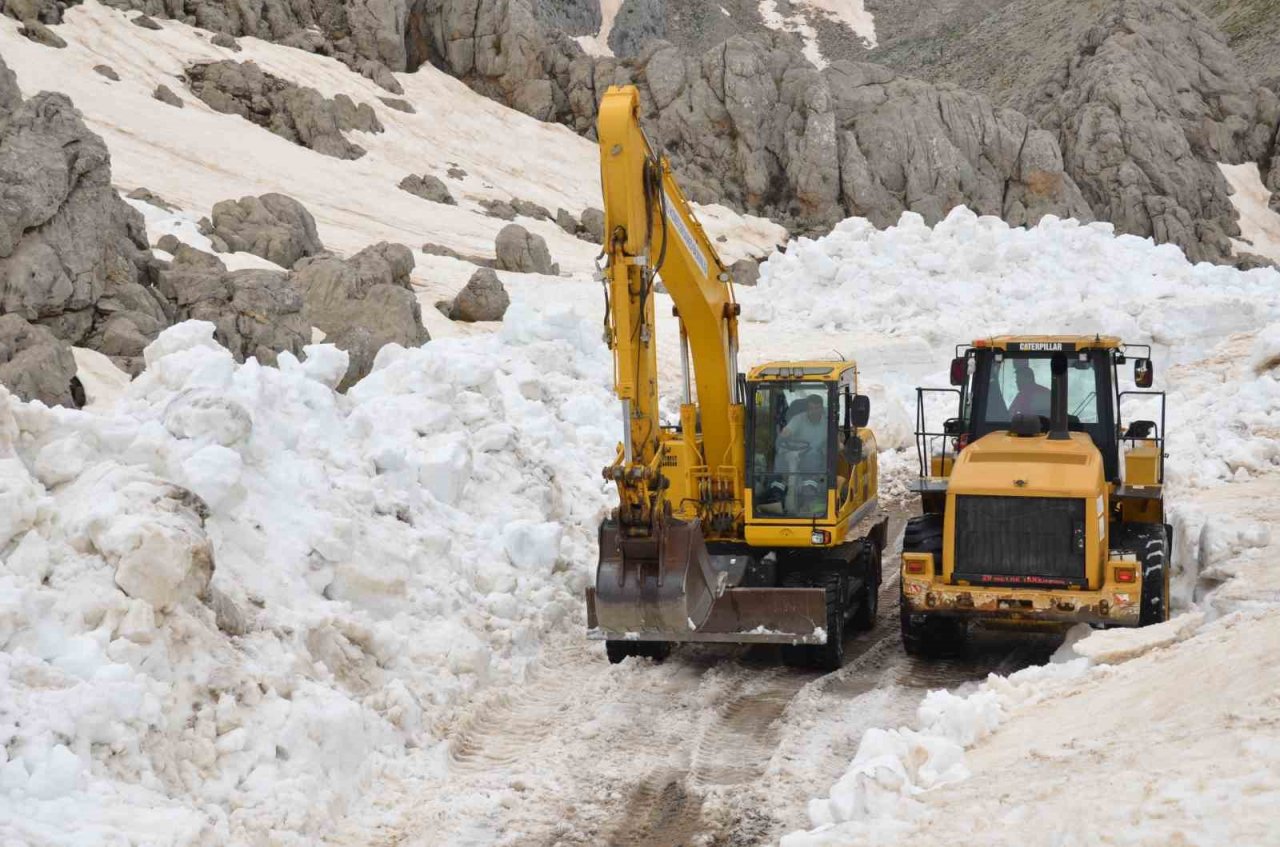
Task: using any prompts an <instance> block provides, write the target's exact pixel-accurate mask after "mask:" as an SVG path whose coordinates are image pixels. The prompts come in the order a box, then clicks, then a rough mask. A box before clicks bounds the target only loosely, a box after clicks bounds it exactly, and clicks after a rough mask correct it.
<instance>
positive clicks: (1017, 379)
mask: <svg viewBox="0 0 1280 847" xmlns="http://www.w3.org/2000/svg"><path fill="white" fill-rule="evenodd" d="M1052 384H1053V376H1052V372H1051V370H1050V358H1049V357H1048V356H1019V355H1017V354H1012V355H1010V354H1005V355H1004V356H1003V357H1002V358H1001V359H1000V360H999V361H995V360H993V361H992V362H991V377H990V385H989V386H988V395H987V414H986V422H987V423H1008V422H1009V421H1011V420H1013V416H1014V415H1016V414H1019V413H1021V414H1023V415H1039V416H1041V417H1043V418H1046V419H1047V418H1049V413H1050V409H1049V397H1050V394H1051V386H1052ZM1067 414H1068V415H1070V416H1071V417H1073V418H1075V419H1076V420H1077V421H1079V422H1080V423H1081V424H1092V423H1097V422H1098V379H1097V374H1096V373H1095V372H1094V367H1093V362H1092V361H1091V360H1090V359H1087V358H1086V359H1084V360H1083V361H1082V360H1081V359H1080V358H1079V355H1077V354H1074V353H1069V354H1067Z"/></svg>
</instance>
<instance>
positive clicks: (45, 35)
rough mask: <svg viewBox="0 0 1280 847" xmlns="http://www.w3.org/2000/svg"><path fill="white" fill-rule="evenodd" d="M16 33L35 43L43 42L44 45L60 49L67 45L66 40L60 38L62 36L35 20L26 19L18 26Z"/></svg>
mask: <svg viewBox="0 0 1280 847" xmlns="http://www.w3.org/2000/svg"><path fill="white" fill-rule="evenodd" d="M18 34H19V35H21V36H23V37H24V38H27V39H29V40H31V41H34V42H35V43H36V44H43V45H44V46H45V47H57V48H59V49H61V48H63V47H66V46H67V42H65V41H63V40H62V36H60V35H58V34H57V33H56V32H54V31H53V30H51V29H49V27H47V26H45V25H44V24H42V23H40V22H39V21H37V20H28V21H27V22H26V23H24V24H23V25H22V26H20V27H18Z"/></svg>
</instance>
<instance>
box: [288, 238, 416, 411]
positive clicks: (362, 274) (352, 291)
mask: <svg viewBox="0 0 1280 847" xmlns="http://www.w3.org/2000/svg"><path fill="white" fill-rule="evenodd" d="M413 266H414V261H413V252H412V251H410V250H409V248H408V247H405V246H404V245H401V244H388V243H386V242H383V243H381V244H375V245H373V246H372V247H366V248H365V249H364V250H361V251H360V252H359V253H357V254H356V255H354V256H352V257H351V258H350V259H347V260H343V259H339V258H337V257H336V256H331V255H325V256H317V257H314V258H308V259H304V260H302V261H301V262H299V263H298V266H297V267H296V268H295V269H294V273H293V281H294V283H295V285H296V286H297V289H298V290H299V291H300V292H301V293H302V296H303V298H304V299H305V301H306V315H307V323H308V325H309V326H314V327H318V328H319V329H320V330H321V331H322V332H324V334H325V340H326V341H327V342H329V343H332V344H336V345H337V346H338V347H339V348H341V349H343V350H346V351H347V353H348V354H349V356H350V365H349V366H348V368H347V375H346V377H345V378H344V379H343V381H342V383H341V384H340V385H339V386H338V388H339V390H340V391H345V390H346V389H347V388H349V387H350V386H352V385H354V384H355V383H356V382H358V381H359V380H360V379H362V378H363V377H364V376H365V375H366V374H368V373H369V369H370V368H371V367H372V366H373V357H374V356H375V355H376V354H377V351H378V350H379V349H380V348H381V347H382V346H383V345H384V344H388V343H391V342H395V343H397V344H401V345H403V346H405V347H418V346H420V345H422V344H425V343H426V342H427V341H429V340H430V336H429V335H428V334H427V331H426V329H425V328H424V327H423V325H422V308H421V306H420V305H419V304H418V300H417V298H416V297H415V296H414V294H413V290H412V285H411V283H410V281H409V274H410V272H411V271H412V270H413Z"/></svg>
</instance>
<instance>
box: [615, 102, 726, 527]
mask: <svg viewBox="0 0 1280 847" xmlns="http://www.w3.org/2000/svg"><path fill="white" fill-rule="evenodd" d="M598 134H599V139H600V175H601V183H602V187H603V191H604V214H605V245H604V257H605V266H604V272H603V277H604V282H605V288H606V298H607V304H608V310H607V317H606V322H607V326H606V337H607V341H608V343H609V346H610V347H611V348H612V350H613V353H614V368H615V373H614V378H615V386H616V391H617V394H618V398H619V399H620V400H621V403H622V415H623V445H622V449H621V451H620V454H619V456H618V459H617V461H616V462H615V463H614V464H613V465H612V466H611V467H610V468H608V469H607V470H606V474H607V475H608V476H609V477H610V478H612V479H614V480H616V481H617V483H618V488H619V495H620V508H619V523H620V526H621V528H622V530H623V532H624V534H626V535H631V536H640V535H644V534H647V533H650V532H652V531H654V529H653V528H654V526H655V525H656V523H657V522H658V521H659V520H661V519H662V515H661V514H659V512H660V511H661V509H662V501H663V499H664V498H663V495H662V492H663V491H664V490H665V488H664V486H672V485H674V486H675V489H676V493H678V494H679V497H678V498H672V497H668V498H667V499H668V502H669V501H670V500H672V499H675V500H676V502H675V509H676V511H677V512H681V513H683V514H684V515H685V517H687V518H692V517H695V516H696V517H697V518H698V519H700V520H701V521H702V524H703V526H704V527H705V528H707V529H709V530H710V531H712V532H713V533H715V534H717V535H722V536H727V535H730V534H732V533H734V531H735V529H736V525H737V524H738V523H739V522H740V519H741V518H740V511H741V502H742V481H743V476H744V474H743V469H744V461H745V456H744V449H745V443H744V439H743V422H744V411H743V406H742V398H741V397H740V396H738V394H739V389H738V377H737V374H738V366H737V351H738V312H739V307H738V304H737V303H735V302H734V299H733V289H732V285H731V281H730V277H729V273H728V271H727V270H726V269H725V266H724V264H723V262H721V260H720V257H719V256H718V255H717V253H716V250H715V248H714V247H713V246H712V244H711V241H710V240H709V239H708V238H707V236H706V233H705V232H704V231H703V229H702V225H701V224H700V223H699V222H698V220H697V217H696V216H695V215H694V212H693V209H692V207H691V206H690V205H689V202H688V200H686V199H685V196H684V192H682V191H681V190H680V186H679V185H678V184H677V182H676V179H675V175H674V174H673V173H672V171H671V166H670V164H669V163H668V161H667V160H666V158H665V157H661V156H659V155H658V154H657V153H656V152H655V151H654V149H653V146H652V145H651V144H650V143H649V140H648V138H646V137H645V134H644V130H643V129H642V128H641V125H640V98H639V95H638V93H637V91H636V88H635V87H634V86H624V87H617V86H613V87H610V88H609V90H608V91H607V92H606V94H605V95H604V99H603V101H602V102H601V105H600V114H599V124H598ZM659 275H661V279H662V281H663V283H664V284H665V286H666V289H667V292H668V294H670V296H671V299H672V301H673V302H674V304H675V311H676V314H677V315H678V317H679V323H680V341H681V345H680V346H681V351H680V352H681V361H682V367H683V374H682V376H683V382H682V398H681V400H682V402H681V416H680V417H681V427H680V432H679V435H678V436H677V435H675V434H669V433H664V432H663V430H662V428H661V426H660V425H659V421H658V376H657V349H656V341H657V339H656V327H655V324H654V297H653V294H654V286H655V283H656V281H657V278H658V276H659ZM690 356H692V372H693V373H692V380H691V377H690ZM691 382H694V383H696V402H695V400H694V397H695V395H694V391H693V385H692V384H691ZM677 439H678V440H681V441H683V442H684V453H683V456H684V461H682V462H681V463H680V468H681V470H682V471H683V473H684V475H685V476H686V477H690V478H686V479H673V478H672V477H673V473H672V472H668V473H667V474H666V475H665V476H664V474H663V473H662V467H663V464H664V459H665V461H666V464H667V465H668V466H670V465H671V464H672V462H671V457H664V455H663V453H664V447H665V446H666V445H667V444H668V442H670V441H673V440H677Z"/></svg>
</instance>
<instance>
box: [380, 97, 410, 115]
mask: <svg viewBox="0 0 1280 847" xmlns="http://www.w3.org/2000/svg"><path fill="white" fill-rule="evenodd" d="M378 99H379V100H381V101H382V102H383V103H384V104H386V106H387V108H388V109H395V110H396V111H397V112H404V113H405V114H406V115H414V114H417V112H418V110H417V109H415V108H413V104H412V103H410V102H409V101H408V100H400V99H399V98H396V97H379V98H378Z"/></svg>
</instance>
